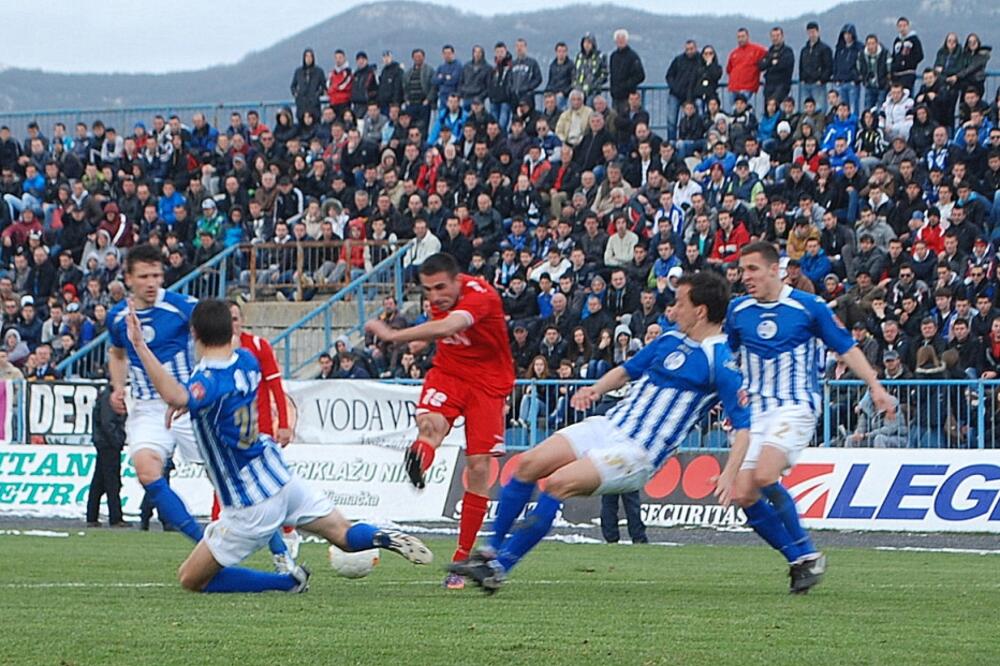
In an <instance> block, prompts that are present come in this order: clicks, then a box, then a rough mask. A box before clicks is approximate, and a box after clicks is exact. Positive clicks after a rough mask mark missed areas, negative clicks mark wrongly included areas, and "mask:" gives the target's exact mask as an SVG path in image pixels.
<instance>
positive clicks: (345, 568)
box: [330, 545, 379, 578]
mask: <svg viewBox="0 0 1000 666" xmlns="http://www.w3.org/2000/svg"><path fill="white" fill-rule="evenodd" d="M378 560H379V552H378V548H372V549H371V550H360V551H358V552H356V553H348V552H346V551H343V550H341V549H340V548H337V547H336V546H333V545H331V546H330V566H331V567H332V568H333V570H334V571H336V572H337V573H338V574H339V575H341V576H343V577H344V578H364V577H365V576H367V575H368V574H370V573H371V572H372V569H374V568H375V565H376V564H378Z"/></svg>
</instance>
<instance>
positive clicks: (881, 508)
mask: <svg viewBox="0 0 1000 666" xmlns="http://www.w3.org/2000/svg"><path fill="white" fill-rule="evenodd" d="M784 483H785V486H786V487H787V488H788V489H789V492H791V494H792V496H793V497H794V498H795V501H796V503H797V505H798V508H799V513H800V514H801V515H802V517H803V518H805V519H807V521H808V524H811V525H814V526H817V527H831V528H846V529H885V530H962V531H989V532H1000V451H953V450H952V451H949V450H918V451H914V450H906V451H899V450H890V449H885V450H858V449H854V450H851V449H808V450H807V451H805V452H804V454H803V456H802V462H801V463H800V464H799V465H797V466H796V467H795V468H794V469H793V470H792V471H791V473H790V474H789V475H788V476H787V477H786V478H785V480H784Z"/></svg>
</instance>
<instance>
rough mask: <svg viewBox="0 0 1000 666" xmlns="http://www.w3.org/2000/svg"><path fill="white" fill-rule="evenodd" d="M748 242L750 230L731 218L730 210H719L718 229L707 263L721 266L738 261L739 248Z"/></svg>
mask: <svg viewBox="0 0 1000 666" xmlns="http://www.w3.org/2000/svg"><path fill="white" fill-rule="evenodd" d="M749 242H750V232H749V231H747V228H746V227H745V226H743V222H740V221H738V220H736V221H734V220H733V214H732V212H730V211H728V210H725V209H722V210H720V211H719V229H718V230H717V231H716V232H715V242H714V243H713V244H712V254H710V255H708V263H710V264H713V265H716V266H722V265H723V264H728V263H732V262H735V261H739V259H740V250H741V249H742V248H743V246H744V245H746V244H747V243H749Z"/></svg>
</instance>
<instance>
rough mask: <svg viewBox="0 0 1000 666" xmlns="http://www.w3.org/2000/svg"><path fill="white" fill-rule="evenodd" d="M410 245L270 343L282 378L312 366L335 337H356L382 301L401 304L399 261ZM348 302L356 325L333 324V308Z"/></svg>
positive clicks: (401, 276)
mask: <svg viewBox="0 0 1000 666" xmlns="http://www.w3.org/2000/svg"><path fill="white" fill-rule="evenodd" d="M410 245H411V243H407V244H405V245H402V246H400V247H399V248H398V249H396V250H395V252H393V253H392V254H391V255H390V256H388V257H386V258H385V259H383V260H382V261H381V262H379V263H378V264H376V265H375V266H373V267H372V269H371V271H369V272H367V273H364V274H360V275H356V277H355V278H354V279H353V280H351V282H350V283H349V284H348V285H347V286H346V287H344V288H343V289H341V290H340V291H338V292H337V293H336V294H334V295H333V296H331V297H330V298H328V299H327V300H326V301H324V302H323V303H321V304H320V305H318V306H317V307H316V308H314V309H313V310H311V311H310V312H309V313H307V314H306V315H304V316H303V317H302V318H300V319H299V320H298V321H296V322H295V323H293V324H291V325H290V326H288V328H286V329H285V330H284V331H282V332H281V333H279V334H278V335H277V336H275V337H274V338H272V339H271V346H272V347H273V348H274V351H275V354H277V356H278V358H279V359H280V360H281V367H282V368H284V375H285V377H294V376H295V375H296V374H297V373H298V372H300V371H301V370H303V369H304V368H306V367H307V366H309V365H310V364H312V363H314V362H315V361H316V359H318V358H319V356H320V354H322V353H324V352H329V351H330V350H331V348H332V347H333V346H334V342H335V340H336V337H339V336H341V335H344V336H347V337H348V338H350V337H351V336H353V335H355V334H357V333H358V332H359V331H360V330H361V329H362V327H363V326H364V323H365V322H366V321H367V320H368V319H369V318H371V317H375V316H378V315H379V314H380V313H381V312H382V306H381V302H382V299H383V298H384V297H386V296H393V297H395V299H396V302H397V303H402V302H403V295H404V275H403V259H404V256H405V255H406V252H407V251H408V250H409V249H410ZM349 302H354V303H355V304H356V306H357V320H356V322H355V321H354V319H353V317H352V321H351V322H345V321H335V318H336V317H335V315H336V312H337V310H336V306H337V305H338V304H341V303H349ZM335 332H336V336H335V335H334V334H335Z"/></svg>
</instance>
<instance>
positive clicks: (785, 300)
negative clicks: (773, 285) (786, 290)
mask: <svg viewBox="0 0 1000 666" xmlns="http://www.w3.org/2000/svg"><path fill="white" fill-rule="evenodd" d="M778 303H780V304H781V305H787V306H789V307H793V308H795V309H796V310H802V311H803V312H807V310H806V306H804V305H802V304H801V303H799V302H798V301H797V300H795V299H794V298H792V297H791V296H790V295H789V296H782V297H781V300H779V301H778Z"/></svg>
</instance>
